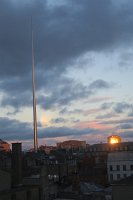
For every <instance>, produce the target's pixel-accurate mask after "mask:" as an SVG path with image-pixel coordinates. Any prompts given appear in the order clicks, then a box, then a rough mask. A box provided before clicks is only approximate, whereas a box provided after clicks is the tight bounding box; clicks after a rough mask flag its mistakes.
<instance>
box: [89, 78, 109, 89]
mask: <svg viewBox="0 0 133 200" xmlns="http://www.w3.org/2000/svg"><path fill="white" fill-rule="evenodd" d="M110 87H111V84H109V83H107V82H106V81H104V80H101V79H99V80H96V81H94V82H92V83H91V84H90V88H91V89H103V88H104V89H108V88H110Z"/></svg>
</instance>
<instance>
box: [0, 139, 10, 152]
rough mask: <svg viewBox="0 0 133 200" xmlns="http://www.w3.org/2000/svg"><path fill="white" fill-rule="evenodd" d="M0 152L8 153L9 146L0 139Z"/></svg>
mask: <svg viewBox="0 0 133 200" xmlns="http://www.w3.org/2000/svg"><path fill="white" fill-rule="evenodd" d="M0 151H5V152H9V151H10V145H9V144H8V143H7V142H5V141H3V140H1V139H0Z"/></svg>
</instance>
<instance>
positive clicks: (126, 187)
mask: <svg viewBox="0 0 133 200" xmlns="http://www.w3.org/2000/svg"><path fill="white" fill-rule="evenodd" d="M112 199H113V200H125V199H127V200H132V199H133V176H129V177H127V178H125V179H122V180H119V181H117V182H115V183H114V184H112Z"/></svg>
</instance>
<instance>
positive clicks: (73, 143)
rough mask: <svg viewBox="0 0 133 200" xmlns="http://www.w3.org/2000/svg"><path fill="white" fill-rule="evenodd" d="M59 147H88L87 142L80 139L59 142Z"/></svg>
mask: <svg viewBox="0 0 133 200" xmlns="http://www.w3.org/2000/svg"><path fill="white" fill-rule="evenodd" d="M57 148H61V149H80V148H81V149H85V148H86V142H85V141H79V140H68V141H64V142H59V143H57Z"/></svg>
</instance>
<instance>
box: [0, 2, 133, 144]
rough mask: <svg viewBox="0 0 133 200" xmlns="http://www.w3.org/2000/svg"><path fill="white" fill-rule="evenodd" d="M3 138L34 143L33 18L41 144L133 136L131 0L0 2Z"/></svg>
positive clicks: (0, 134) (97, 140) (129, 139)
mask: <svg viewBox="0 0 133 200" xmlns="http://www.w3.org/2000/svg"><path fill="white" fill-rule="evenodd" d="M0 9H1V11H0V13H1V20H0V26H1V32H0V44H1V45H0V76H1V77H0V78H1V80H0V103H1V104H0V105H1V114H0V127H1V128H0V138H1V139H2V140H6V141H8V142H9V143H11V142H14V141H19V142H22V143H23V146H24V148H29V147H32V146H33V117H32V116H33V114H32V111H33V110H32V76H31V75H32V72H31V65H32V63H31V30H30V18H31V16H32V18H33V30H34V38H35V40H34V43H35V44H34V46H35V48H34V50H35V82H36V100H37V121H38V123H37V125H38V143H39V145H42V144H46V145H50V144H51V145H52V144H55V143H56V142H61V141H64V140H71V139H75V140H77V139H79V140H85V141H87V143H90V144H92V143H99V142H106V139H107V137H108V136H109V135H112V134H116V135H119V136H120V137H121V138H122V141H132V140H133V94H132V85H133V78H132V76H133V28H132V24H133V13H132V9H133V2H132V1H131V0H128V1H124V0H121V1H120V0H119V1H117V2H115V0H109V1H107V0H101V1H100V3H99V1H98V0H89V1H88V0H84V1H82V2H81V1H80V0H72V1H67V0H62V1H58V3H57V2H56V3H55V1H54V0H47V1H46V0H45V1H41V0H38V1H35V0H34V1H30V0H24V1H23V2H21V1H15V0H10V1H9V0H7V1H5V0H2V1H1V8H0Z"/></svg>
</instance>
